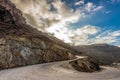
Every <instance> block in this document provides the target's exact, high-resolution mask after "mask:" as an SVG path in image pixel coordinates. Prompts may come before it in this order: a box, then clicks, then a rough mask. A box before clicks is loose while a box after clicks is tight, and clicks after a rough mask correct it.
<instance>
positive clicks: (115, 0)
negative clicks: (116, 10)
mask: <svg viewBox="0 0 120 80" xmlns="http://www.w3.org/2000/svg"><path fill="white" fill-rule="evenodd" d="M119 2H120V0H110V3H111V4H114V3H119Z"/></svg>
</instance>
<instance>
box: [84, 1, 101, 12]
mask: <svg viewBox="0 0 120 80" xmlns="http://www.w3.org/2000/svg"><path fill="white" fill-rule="evenodd" d="M102 8H103V6H101V5H100V6H96V5H94V4H93V3H92V2H88V3H87V4H86V5H85V9H86V10H87V11H88V12H95V11H99V10H101V9H102Z"/></svg>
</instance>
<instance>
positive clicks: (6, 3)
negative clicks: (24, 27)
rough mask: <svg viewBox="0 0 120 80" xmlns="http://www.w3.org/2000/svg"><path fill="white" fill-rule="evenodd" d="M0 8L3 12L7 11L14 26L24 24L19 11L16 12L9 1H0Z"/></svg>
mask: <svg viewBox="0 0 120 80" xmlns="http://www.w3.org/2000/svg"><path fill="white" fill-rule="evenodd" d="M0 6H1V7H2V8H4V9H5V10H7V11H8V12H9V13H10V14H11V16H12V18H13V20H14V22H15V23H16V24H25V23H26V22H25V19H24V18H23V17H22V14H21V12H20V10H18V9H17V8H16V7H15V5H14V4H12V3H11V2H10V0H0Z"/></svg>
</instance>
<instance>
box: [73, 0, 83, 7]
mask: <svg viewBox="0 0 120 80" xmlns="http://www.w3.org/2000/svg"><path fill="white" fill-rule="evenodd" d="M82 4H84V0H80V1H78V2H76V3H75V5H76V6H78V5H82Z"/></svg>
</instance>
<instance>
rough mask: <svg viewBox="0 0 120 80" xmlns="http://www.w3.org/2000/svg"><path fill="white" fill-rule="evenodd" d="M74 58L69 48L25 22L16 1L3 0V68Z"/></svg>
mask: <svg viewBox="0 0 120 80" xmlns="http://www.w3.org/2000/svg"><path fill="white" fill-rule="evenodd" d="M4 13H5V14H4ZM72 58H74V56H73V55H72V54H71V51H70V50H69V49H67V48H65V47H63V46H61V45H59V44H57V43H56V42H55V41H54V39H53V40H51V39H50V38H49V37H48V36H45V35H44V34H43V33H42V32H40V31H38V30H37V29H35V28H32V27H31V26H29V25H28V24H26V22H25V20H24V18H23V17H22V14H21V12H20V11H19V10H18V9H16V7H15V6H14V4H12V3H11V2H10V1H9V0H0V69H5V68H11V67H18V66H24V65H32V64H38V63H45V62H53V61H61V60H68V59H72Z"/></svg>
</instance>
